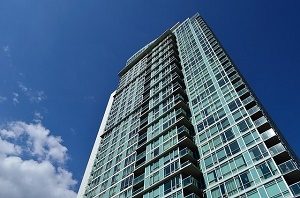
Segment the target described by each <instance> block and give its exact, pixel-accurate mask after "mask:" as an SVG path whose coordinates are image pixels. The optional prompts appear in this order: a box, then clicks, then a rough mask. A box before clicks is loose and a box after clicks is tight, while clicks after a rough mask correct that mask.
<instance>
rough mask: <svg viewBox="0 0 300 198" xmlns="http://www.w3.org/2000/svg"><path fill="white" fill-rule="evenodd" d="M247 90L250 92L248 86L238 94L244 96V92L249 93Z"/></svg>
mask: <svg viewBox="0 0 300 198" xmlns="http://www.w3.org/2000/svg"><path fill="white" fill-rule="evenodd" d="M247 92H249V90H248V89H247V88H244V89H242V90H240V91H238V95H239V96H242V95H244V94H245V93H247Z"/></svg>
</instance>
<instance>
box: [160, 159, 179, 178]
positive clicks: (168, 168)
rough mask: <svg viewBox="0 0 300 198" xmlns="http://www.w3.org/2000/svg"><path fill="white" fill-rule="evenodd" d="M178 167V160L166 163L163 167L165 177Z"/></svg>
mask: <svg viewBox="0 0 300 198" xmlns="http://www.w3.org/2000/svg"><path fill="white" fill-rule="evenodd" d="M178 168H179V161H178V160H176V161H175V162H172V163H171V164H169V165H167V166H166V167H165V169H164V174H165V177H166V176H168V175H170V174H171V173H173V172H175V171H176V170H177V169H178Z"/></svg>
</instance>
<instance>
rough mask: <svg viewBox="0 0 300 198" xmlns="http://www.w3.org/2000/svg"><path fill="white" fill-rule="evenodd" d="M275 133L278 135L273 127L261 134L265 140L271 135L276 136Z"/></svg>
mask: <svg viewBox="0 0 300 198" xmlns="http://www.w3.org/2000/svg"><path fill="white" fill-rule="evenodd" d="M275 135H276V133H275V131H274V130H273V129H269V130H267V131H265V132H263V133H262V134H261V137H262V139H263V140H268V139H270V138H271V137H274V136H275Z"/></svg>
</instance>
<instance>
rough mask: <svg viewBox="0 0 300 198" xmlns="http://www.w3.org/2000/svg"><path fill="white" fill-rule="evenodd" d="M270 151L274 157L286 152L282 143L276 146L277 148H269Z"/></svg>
mask: <svg viewBox="0 0 300 198" xmlns="http://www.w3.org/2000/svg"><path fill="white" fill-rule="evenodd" d="M269 151H270V153H271V155H272V156H275V155H278V154H280V153H282V152H284V151H286V150H285V148H284V146H283V145H282V144H281V143H279V144H276V145H275V146H272V147H271V148H269Z"/></svg>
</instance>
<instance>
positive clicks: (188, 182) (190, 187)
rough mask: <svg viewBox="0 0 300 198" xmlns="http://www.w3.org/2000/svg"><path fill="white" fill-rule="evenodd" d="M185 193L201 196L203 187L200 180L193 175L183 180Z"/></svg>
mask: <svg viewBox="0 0 300 198" xmlns="http://www.w3.org/2000/svg"><path fill="white" fill-rule="evenodd" d="M182 186H183V193H184V194H196V195H198V196H201V194H202V192H201V188H200V184H199V182H198V181H197V180H196V179H195V178H194V177H192V176H188V177H186V178H185V179H183V180H182Z"/></svg>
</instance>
